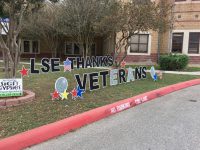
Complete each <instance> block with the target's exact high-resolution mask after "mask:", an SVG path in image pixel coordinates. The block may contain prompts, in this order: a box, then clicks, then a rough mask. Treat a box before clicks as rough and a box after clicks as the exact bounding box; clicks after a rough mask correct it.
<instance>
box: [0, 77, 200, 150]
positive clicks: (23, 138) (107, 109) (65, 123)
mask: <svg viewBox="0 0 200 150" xmlns="http://www.w3.org/2000/svg"><path fill="white" fill-rule="evenodd" d="M198 84H200V79H195V80H191V81H187V82H182V83H178V84H175V85H170V86H167V87H164V88H161V89H157V90H154V91H151V92H147V93H144V94H140V95H137V96H134V97H132V98H128V99H125V100H122V101H119V102H116V103H113V104H109V105H106V106H103V107H99V108H96V109H93V110H90V111H88V112H84V113H82V114H78V115H75V116H72V117H69V118H66V119H63V120H61V121H58V122H55V123H51V124H48V125H44V126H41V127H39V128H36V129H32V130H30V131H26V132H23V133H20V134H17V135H14V136H12V137H8V138H5V139H3V140H1V141H0V149H2V150H4V149H5V150H18V149H23V148H27V147H29V146H32V145H35V144H39V143H41V142H44V141H47V140H49V139H52V138H55V137H58V136H60V135H63V134H66V133H68V132H70V131H73V130H75V129H78V128H80V127H82V126H84V125H87V124H90V123H92V122H95V121H98V120H100V119H103V118H105V117H108V116H111V115H113V114H116V113H118V112H121V111H123V110H126V109H129V108H131V107H134V106H136V105H139V104H142V103H144V102H147V101H150V100H153V99H155V98H158V97H161V96H164V95H166V94H169V93H172V92H174V91H178V90H181V89H184V88H187V87H191V86H194V85H198Z"/></svg>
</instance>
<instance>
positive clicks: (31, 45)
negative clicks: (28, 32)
mask: <svg viewBox="0 0 200 150" xmlns="http://www.w3.org/2000/svg"><path fill="white" fill-rule="evenodd" d="M21 50H22V52H23V53H39V41H32V40H22V49H21Z"/></svg>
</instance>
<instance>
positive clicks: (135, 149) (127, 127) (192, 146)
mask: <svg viewBox="0 0 200 150" xmlns="http://www.w3.org/2000/svg"><path fill="white" fill-rule="evenodd" d="M31 149H32V150H200V85H199V86H194V87H190V88H187V89H184V90H181V91H178V92H174V93H172V94H169V95H167V96H164V97H161V98H158V99H156V100H154V101H150V102H147V103H144V104H142V105H139V106H137V107H134V108H132V109H129V110H127V111H124V112H121V113H119V114H116V115H114V116H111V117H109V118H105V119H103V120H101V121H98V122H95V123H93V124H90V125H88V126H86V127H83V128H81V129H79V130H77V131H75V132H71V133H69V134H66V135H64V136H62V137H59V138H57V139H53V140H50V141H47V142H45V143H42V144H40V145H37V146H34V147H32V148H31Z"/></svg>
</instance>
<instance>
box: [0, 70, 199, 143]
mask: <svg viewBox="0 0 200 150" xmlns="http://www.w3.org/2000/svg"><path fill="white" fill-rule="evenodd" d="M94 71H100V70H99V69H85V70H83V69H81V70H75V71H73V72H72V73H64V72H59V73H48V74H40V75H30V76H29V77H25V78H24V89H30V90H32V91H33V92H35V93H36V100H35V101H34V102H31V103H28V104H25V105H22V106H18V107H12V108H8V109H5V110H0V139H1V138H5V137H8V136H11V135H14V134H17V133H20V132H23V131H27V130H30V129H33V128H36V127H39V126H41V125H45V124H48V123H52V122H55V121H58V120H61V119H64V118H67V117H70V116H72V115H75V114H78V113H82V112H85V111H88V110H91V109H94V108H97V107H100V106H103V105H106V104H110V103H113V102H116V101H119V100H122V99H125V98H129V97H132V96H135V95H138V94H140V93H144V92H147V91H151V90H154V89H158V88H160V87H164V86H167V85H171V84H175V83H178V82H182V81H187V80H191V79H195V78H199V76H187V75H172V74H164V75H163V80H160V81H158V82H154V81H153V80H152V79H151V78H150V76H149V75H148V78H147V79H145V80H140V81H135V82H131V83H127V84H121V85H118V86H113V87H110V86H108V87H107V88H103V89H100V90H98V91H93V92H90V91H87V92H86V93H85V94H84V99H83V100H72V99H68V100H64V101H52V100H51V96H50V93H52V92H53V91H54V83H55V81H56V79H57V78H59V77H61V76H63V77H66V78H67V79H68V82H69V87H70V89H69V90H68V91H70V90H72V89H73V88H74V87H75V86H76V83H75V80H74V76H73V74H75V73H79V74H83V73H88V72H94ZM0 78H3V73H2V72H0ZM87 87H88V86H87Z"/></svg>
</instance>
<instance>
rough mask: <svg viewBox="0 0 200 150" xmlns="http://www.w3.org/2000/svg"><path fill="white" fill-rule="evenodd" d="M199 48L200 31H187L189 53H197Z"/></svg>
mask: <svg viewBox="0 0 200 150" xmlns="http://www.w3.org/2000/svg"><path fill="white" fill-rule="evenodd" d="M199 49H200V32H190V33H189V48H188V53H189V54H199Z"/></svg>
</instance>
